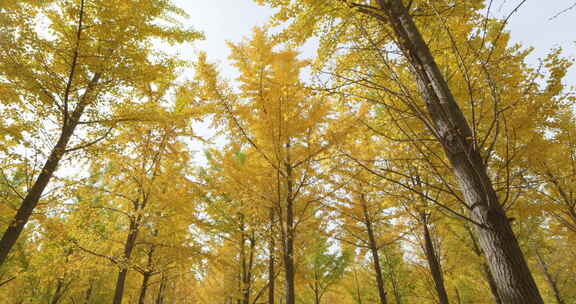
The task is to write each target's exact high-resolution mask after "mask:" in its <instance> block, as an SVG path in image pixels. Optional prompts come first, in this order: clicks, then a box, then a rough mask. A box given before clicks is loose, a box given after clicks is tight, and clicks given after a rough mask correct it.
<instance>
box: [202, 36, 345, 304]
mask: <svg viewBox="0 0 576 304" xmlns="http://www.w3.org/2000/svg"><path fill="white" fill-rule="evenodd" d="M277 45H278V43H277V42H275V41H273V40H272V39H271V38H269V37H267V34H266V33H265V32H264V31H263V30H259V29H257V30H255V32H254V36H253V38H252V40H250V41H248V42H245V43H243V44H239V45H231V47H232V56H231V58H232V59H233V60H234V61H235V66H236V67H238V68H239V70H240V77H239V79H238V80H239V81H240V90H241V92H240V93H239V94H234V93H233V91H232V89H231V88H230V87H229V86H228V85H226V84H225V83H223V82H222V81H220V80H219V79H218V75H217V72H216V70H215V67H214V66H213V65H210V64H208V63H206V61H205V60H204V59H203V58H201V60H199V62H198V63H197V65H196V68H197V73H198V78H197V80H198V81H199V82H200V87H202V88H203V90H204V91H203V92H202V98H203V99H205V100H208V101H211V102H213V103H214V104H215V108H216V109H217V111H216V115H217V116H216V119H215V121H216V122H217V123H220V125H226V126H228V131H229V132H230V137H229V139H230V141H231V146H230V147H231V149H232V151H233V152H234V153H240V154H238V155H239V157H241V158H246V159H249V160H251V161H252V162H255V163H258V168H257V170H258V171H257V172H255V174H254V175H246V176H244V175H243V176H242V177H241V178H238V177H237V178H235V180H236V181H237V183H240V184H245V185H246V187H248V189H250V192H252V193H253V194H254V196H255V197H256V199H254V200H253V201H260V202H262V203H263V204H265V206H266V207H267V208H274V210H275V214H276V216H277V219H278V221H279V223H280V225H279V232H280V238H281V242H282V259H283V267H284V276H285V284H286V293H285V295H286V303H287V304H294V303H295V301H296V295H295V277H296V273H295V272H296V269H295V255H296V253H295V250H294V246H295V245H294V244H295V242H297V240H296V238H297V234H298V230H299V226H303V225H304V224H303V223H304V222H306V220H307V219H311V218H313V217H314V209H313V206H314V204H315V203H316V202H317V201H318V200H320V199H322V197H323V196H325V192H326V190H325V189H323V188H322V187H321V186H320V185H319V182H320V179H319V177H318V176H317V175H316V172H317V170H318V169H319V168H320V166H322V165H329V163H328V162H327V161H326V159H329V157H330V153H331V152H332V150H331V148H332V147H333V146H334V144H335V143H336V142H338V141H341V140H343V138H344V135H345V134H346V131H347V130H348V129H349V128H350V123H351V122H352V120H351V119H347V117H345V116H340V115H337V114H336V112H335V111H332V110H331V109H330V107H331V103H332V102H333V101H332V100H331V99H330V98H329V97H327V96H325V95H323V94H320V95H317V94H313V91H311V90H310V89H307V88H305V86H304V84H303V83H302V82H301V80H300V79H299V77H300V71H301V70H302V69H303V68H304V67H305V66H306V65H307V63H306V62H304V61H300V60H298V59H297V55H298V53H297V52H296V51H294V50H292V49H285V50H280V51H275V50H274V48H275V47H276V46H277ZM338 119H340V121H338ZM336 121H338V125H335V122H336ZM251 185H255V186H254V188H252V187H251Z"/></svg>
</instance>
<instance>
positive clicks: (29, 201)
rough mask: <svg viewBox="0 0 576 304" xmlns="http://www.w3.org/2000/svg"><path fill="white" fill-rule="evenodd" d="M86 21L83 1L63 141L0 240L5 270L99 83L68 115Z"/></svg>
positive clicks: (95, 79) (94, 80)
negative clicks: (15, 245)
mask: <svg viewBox="0 0 576 304" xmlns="http://www.w3.org/2000/svg"><path fill="white" fill-rule="evenodd" d="M83 18H84V0H82V1H81V2H80V12H79V16H78V27H77V31H76V47H75V50H74V55H73V58H72V64H71V69H70V74H69V76H68V84H67V87H66V90H65V92H63V95H64V107H63V113H62V114H63V119H62V120H63V123H62V131H61V132H60V137H59V138H58V141H57V142H56V145H55V146H54V148H53V149H52V151H51V152H50V155H49V156H48V159H47V160H46V162H45V163H44V166H43V167H42V171H40V175H38V178H37V179H36V181H35V182H34V185H32V188H30V190H29V191H28V193H27V194H26V196H25V197H24V199H23V200H22V203H21V204H20V208H18V211H17V212H16V215H15V216H14V219H13V220H12V221H11V222H10V225H8V228H7V229H6V231H5V232H4V234H3V235H2V239H1V240H0V267H2V265H3V264H4V262H5V261H6V258H7V257H8V253H10V250H11V249H12V247H13V246H14V244H15V243H16V241H17V240H18V237H19V236H20V234H21V233H22V230H23V229H24V226H25V225H26V223H28V220H29V219H30V215H32V211H34V208H36V205H38V201H39V200H40V197H41V196H42V193H43V192H44V189H46V186H47V185H48V182H50V179H52V176H53V175H54V172H55V171H56V169H57V168H58V163H59V162H60V160H61V159H62V156H63V155H64V153H66V148H67V146H68V142H69V141H70V138H71V137H72V134H73V133H74V130H75V129H76V126H77V125H78V122H79V121H80V117H81V116H82V114H83V113H84V109H85V108H86V106H87V105H88V101H89V100H88V99H89V95H90V94H91V93H92V90H93V88H94V86H95V85H96V84H97V83H98V81H99V80H100V73H96V74H94V76H93V77H92V79H91V80H90V82H89V83H88V87H87V89H86V91H85V92H84V94H83V95H82V97H81V98H80V101H79V103H78V105H77V106H76V108H75V109H74V111H73V112H72V113H71V115H70V114H69V112H68V99H69V95H70V88H71V86H72V83H73V81H74V75H75V70H76V69H77V60H78V57H79V50H80V39H81V35H82V30H83V28H82V22H83Z"/></svg>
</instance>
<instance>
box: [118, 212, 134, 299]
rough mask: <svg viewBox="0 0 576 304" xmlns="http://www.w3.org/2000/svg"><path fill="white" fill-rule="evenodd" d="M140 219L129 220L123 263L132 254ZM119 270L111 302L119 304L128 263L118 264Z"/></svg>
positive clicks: (127, 260)
mask: <svg viewBox="0 0 576 304" xmlns="http://www.w3.org/2000/svg"><path fill="white" fill-rule="evenodd" d="M139 222H140V220H139V219H138V218H137V219H131V220H130V231H129V232H128V236H127V238H126V242H125V243H124V263H126V264H128V262H129V261H130V257H131V256H132V250H133V249H134V245H135V244H136V238H137V237H138V229H139V227H138V225H139ZM120 267H121V268H120V271H119V272H118V278H117V279H116V288H115V290H114V301H113V304H121V303H122V298H123V296H124V285H125V283H126V277H127V276H128V265H120Z"/></svg>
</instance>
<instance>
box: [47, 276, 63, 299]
mask: <svg viewBox="0 0 576 304" xmlns="http://www.w3.org/2000/svg"><path fill="white" fill-rule="evenodd" d="M57 281H58V282H57V283H56V291H55V292H54V296H53V297H52V300H51V301H50V304H58V302H60V299H61V298H62V296H63V295H64V290H62V289H63V288H64V282H63V280H62V279H58V280H57Z"/></svg>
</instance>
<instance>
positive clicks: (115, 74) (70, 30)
mask: <svg viewBox="0 0 576 304" xmlns="http://www.w3.org/2000/svg"><path fill="white" fill-rule="evenodd" d="M15 6H16V8H15V9H11V8H14V7H11V6H8V7H3V8H0V9H1V10H2V15H3V18H2V19H1V22H2V24H1V25H0V28H1V29H2V41H3V42H2V45H1V49H0V58H1V62H2V63H1V67H0V70H1V71H2V72H0V73H1V74H0V78H1V79H2V80H1V81H2V82H1V84H0V85H1V87H2V91H3V92H4V93H3V95H2V104H3V105H5V107H3V109H2V111H3V113H9V114H13V115H12V117H14V122H13V123H9V124H8V125H5V126H4V127H3V128H9V129H11V130H12V134H13V137H14V139H15V140H17V141H18V145H14V146H15V147H14V149H16V147H19V148H24V149H25V150H27V151H32V152H33V153H32V154H33V155H36V156H37V157H39V158H42V159H44V160H45V162H44V164H43V166H42V168H41V169H40V170H37V171H34V172H33V173H32V174H30V175H29V176H27V178H28V179H29V180H30V181H32V182H31V186H30V188H29V189H28V190H27V191H26V193H24V194H23V195H22V202H21V204H20V206H19V208H18V211H17V212H16V214H15V215H14V218H13V219H12V220H11V222H10V223H9V224H8V225H7V226H6V231H5V233H4V234H3V236H2V239H1V240H0V266H1V265H3V264H4V262H5V261H6V258H7V257H8V253H9V252H10V250H11V249H12V247H13V246H14V244H15V243H16V241H17V239H18V237H19V236H20V234H21V233H22V230H23V228H24V226H25V225H26V223H27V222H28V221H29V219H30V216H31V215H32V212H33V211H34V209H35V208H36V206H37V205H38V202H39V201H40V199H41V197H42V193H43V192H44V190H45V189H46V187H47V186H48V184H49V182H50V180H51V179H52V177H53V175H54V172H56V169H57V167H58V164H59V163H60V162H61V160H62V159H63V157H64V156H65V155H67V154H68V155H70V154H71V152H73V151H78V150H81V149H83V148H85V147H87V146H90V145H91V144H93V143H94V142H98V141H100V140H102V139H104V138H105V137H106V136H107V135H108V134H109V133H110V132H111V131H112V128H113V127H114V126H115V124H116V123H117V122H119V121H121V120H132V119H135V118H136V117H135V116H133V115H131V114H130V113H129V112H128V110H129V109H130V105H135V104H138V99H137V98H136V96H133V95H132V96H130V95H126V93H127V92H130V91H134V90H139V89H141V88H143V87H146V86H147V85H150V84H151V83H154V82H155V81H158V80H159V79H160V78H162V77H165V76H167V77H168V78H170V75H171V74H173V73H174V72H175V71H176V69H177V68H178V67H179V66H181V64H182V62H181V61H180V60H178V59H177V58H174V57H171V56H167V55H165V54H162V53H159V52H158V51H156V50H154V49H153V48H152V46H151V44H150V43H149V42H150V41H151V40H152V39H161V40H164V41H168V42H172V43H175V42H185V41H192V40H195V39H198V38H200V37H201V35H200V34H199V33H198V32H196V31H193V30H187V29H183V28H182V27H181V26H179V25H177V24H175V23H173V22H170V21H169V24H170V25H168V26H164V25H160V24H158V23H157V21H158V20H159V19H165V20H166V19H168V18H169V17H168V18H167V16H170V15H172V16H176V17H178V16H183V15H184V13H183V12H182V11H181V10H179V9H178V8H176V7H175V6H174V5H173V4H171V3H170V1H164V0H150V1H145V2H138V3H136V2H125V1H116V2H114V1H113V2H110V1H99V0H79V1H73V2H69V1H51V2H50V3H47V4H46V6H40V7H37V6H32V5H27V4H26V3H22V4H17V5H15ZM142 11H144V12H146V14H144V15H143V14H140V13H139V12H142ZM42 18H43V19H44V20H46V22H47V24H46V26H47V28H48V30H47V31H45V32H37V31H36V30H35V29H36V26H37V24H36V20H38V19H42ZM126 28H129V29H130V31H131V35H126V34H125V29H126ZM135 75H138V77H135ZM38 122H39V123H38ZM26 137H27V138H26ZM46 137H47V138H48V140H47V141H41V140H40V139H41V138H46ZM25 138H26V139H25ZM12 151H13V152H12V154H16V155H20V159H21V160H18V159H16V160H15V162H16V163H18V162H24V163H26V162H27V161H29V160H27V159H26V157H25V156H24V157H23V156H22V155H26V154H21V153H18V152H16V151H14V150H12ZM22 159H23V160H22Z"/></svg>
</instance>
